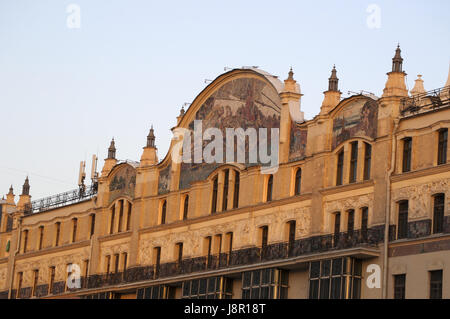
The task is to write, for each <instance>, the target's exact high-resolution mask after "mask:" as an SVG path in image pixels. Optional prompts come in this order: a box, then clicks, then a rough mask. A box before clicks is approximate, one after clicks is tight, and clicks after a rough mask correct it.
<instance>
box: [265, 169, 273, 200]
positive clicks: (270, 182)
mask: <svg viewBox="0 0 450 319" xmlns="http://www.w3.org/2000/svg"><path fill="white" fill-rule="evenodd" d="M272 192H273V175H270V176H269V179H268V180H267V197H266V201H267V202H270V201H272Z"/></svg>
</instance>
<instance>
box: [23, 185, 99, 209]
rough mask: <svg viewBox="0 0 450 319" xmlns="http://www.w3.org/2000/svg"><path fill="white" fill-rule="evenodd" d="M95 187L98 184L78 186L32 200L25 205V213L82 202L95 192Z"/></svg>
mask: <svg viewBox="0 0 450 319" xmlns="http://www.w3.org/2000/svg"><path fill="white" fill-rule="evenodd" d="M97 188H98V185H97V184H96V183H95V184H92V185H90V186H83V187H79V188H78V189H74V190H71V191H68V192H64V193H60V194H56V195H53V196H49V197H45V198H42V199H38V200H35V201H32V202H31V204H28V205H26V206H25V214H26V215H30V214H35V213H40V212H44V211H47V210H49V209H53V208H56V207H63V206H67V205H71V204H74V203H78V202H82V201H84V200H86V199H89V198H92V197H93V196H94V195H95V194H97Z"/></svg>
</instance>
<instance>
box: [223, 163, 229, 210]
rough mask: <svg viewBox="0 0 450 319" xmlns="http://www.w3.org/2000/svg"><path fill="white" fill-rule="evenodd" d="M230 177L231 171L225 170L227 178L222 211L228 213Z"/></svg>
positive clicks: (225, 179) (225, 178)
mask: <svg viewBox="0 0 450 319" xmlns="http://www.w3.org/2000/svg"><path fill="white" fill-rule="evenodd" d="M229 176H230V170H229V169H227V170H225V177H224V181H223V198H222V211H226V210H227V208H228V178H229Z"/></svg>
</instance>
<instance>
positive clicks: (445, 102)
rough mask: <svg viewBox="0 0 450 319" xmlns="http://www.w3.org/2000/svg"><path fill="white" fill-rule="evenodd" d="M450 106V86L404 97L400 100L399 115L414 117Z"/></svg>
mask: <svg viewBox="0 0 450 319" xmlns="http://www.w3.org/2000/svg"><path fill="white" fill-rule="evenodd" d="M449 105H450V86H446V87H443V88H439V89H434V90H431V91H428V92H425V93H420V94H416V95H413V96H412V97H406V98H403V99H402V100H401V104H400V113H401V114H402V115H403V116H408V115H415V114H419V113H424V112H428V111H432V110H435V109H439V108H442V107H445V106H449Z"/></svg>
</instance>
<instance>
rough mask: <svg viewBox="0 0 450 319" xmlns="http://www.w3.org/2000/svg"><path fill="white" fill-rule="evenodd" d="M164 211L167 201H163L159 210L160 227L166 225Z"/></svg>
mask: <svg viewBox="0 0 450 319" xmlns="http://www.w3.org/2000/svg"><path fill="white" fill-rule="evenodd" d="M166 210H167V201H166V200H165V201H164V202H163V204H162V208H161V225H163V224H165V223H166Z"/></svg>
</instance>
